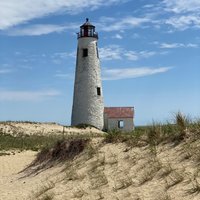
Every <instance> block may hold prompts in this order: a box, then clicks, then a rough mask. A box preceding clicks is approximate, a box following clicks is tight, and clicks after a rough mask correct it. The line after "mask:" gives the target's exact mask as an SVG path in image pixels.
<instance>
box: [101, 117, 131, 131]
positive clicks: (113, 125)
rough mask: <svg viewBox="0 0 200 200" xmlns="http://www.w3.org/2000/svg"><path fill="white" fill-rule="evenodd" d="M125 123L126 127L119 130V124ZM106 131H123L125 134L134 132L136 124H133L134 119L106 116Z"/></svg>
mask: <svg viewBox="0 0 200 200" xmlns="http://www.w3.org/2000/svg"><path fill="white" fill-rule="evenodd" d="M121 120H122V121H124V127H123V128H119V127H118V122H119V121H121ZM104 129H107V130H114V129H115V130H121V131H124V132H128V131H132V130H134V124H133V118H107V117H106V116H105V126H104Z"/></svg>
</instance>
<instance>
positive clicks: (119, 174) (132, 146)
mask: <svg viewBox="0 0 200 200" xmlns="http://www.w3.org/2000/svg"><path fill="white" fill-rule="evenodd" d="M84 127H85V125H84V126H81V128H84ZM199 141H200V120H198V119H197V120H190V119H189V118H188V117H186V116H184V115H183V114H181V113H177V114H176V115H175V117H174V120H173V121H172V122H170V123H166V124H161V123H155V122H154V123H153V124H152V125H150V126H143V127H136V128H135V130H134V131H132V132H130V133H123V132H120V131H118V130H114V131H111V132H108V133H104V134H102V136H100V135H91V133H88V134H76V135H68V136H67V135H49V136H41V135H29V136H28V135H25V134H23V135H18V134H16V136H12V135H9V134H0V155H2V156H3V155H7V154H9V151H8V150H13V149H14V150H20V151H21V150H36V151H39V153H38V154H37V156H36V158H35V160H34V161H33V162H32V163H31V164H30V165H29V166H28V167H27V168H26V169H25V170H24V171H23V172H25V174H26V175H25V177H28V176H29V175H30V174H34V176H37V175H38V174H39V173H42V172H44V171H45V170H46V169H47V168H50V167H53V166H55V165H57V164H58V163H59V164H62V165H59V166H63V168H62V171H61V172H60V173H63V175H62V178H61V179H62V180H59V179H56V180H54V179H52V180H53V181H49V180H47V182H46V184H44V186H43V187H41V188H40V189H39V190H36V191H35V192H34V193H33V194H32V196H33V197H32V199H39V200H48V199H54V196H55V195H56V194H57V193H56V187H58V186H59V185H60V186H61V188H60V189H61V190H62V188H63V194H64V193H65V192H66V191H67V190H66V189H65V187H66V188H68V189H69V188H71V189H70V191H71V193H69V195H71V196H70V197H69V199H70V198H71V199H73V198H75V199H107V197H108V196H105V195H109V194H107V190H106V189H108V190H109V193H112V195H113V199H145V198H144V196H143V192H145V191H147V190H146V188H151V187H152V192H150V193H148V195H149V196H150V198H149V199H156V200H157V199H163V200H164V199H165V200H167V199H169V200H170V199H174V196H173V195H174V193H173V192H174V191H179V192H180V191H181V192H182V193H181V194H182V195H183V196H182V197H188V199H193V197H195V198H196V199H198V197H199V196H198V195H199V194H200V144H199ZM26 170H27V171H26ZM26 172H27V173H26ZM34 176H33V177H34ZM51 178H52V177H51ZM158 185H159V187H157V186H158ZM155 186H156V187H155ZM153 187H155V188H154V190H153ZM138 188H139V189H140V191H141V193H140V192H138ZM157 190H158V191H157ZM105 191H106V192H105ZM133 191H134V192H133ZM154 191H155V192H156V193H155V194H154V193H153V192H154ZM172 191H173V192H172ZM157 192H162V194H160V195H159V193H157ZM92 193H93V194H92ZM67 195H68V193H67ZM90 195H94V196H90ZM120 195H121V196H120ZM151 195H152V196H151ZM155 195H157V196H155ZM87 197H88V198H87ZM114 197H116V198H114ZM151 197H152V198H151ZM182 197H180V198H182ZM65 198H66V197H65ZM67 198H68V197H67ZM175 199H176V198H175ZM183 199H184V198H183ZM186 199H187V198H186ZM184 200H185V199H184Z"/></svg>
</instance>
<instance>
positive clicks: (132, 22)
mask: <svg viewBox="0 0 200 200" xmlns="http://www.w3.org/2000/svg"><path fill="white" fill-rule="evenodd" d="M147 22H151V19H150V18H148V17H143V18H139V17H132V16H129V17H124V18H120V19H116V18H108V17H102V18H101V19H100V22H99V23H97V25H98V27H99V28H98V29H99V30H102V31H107V32H110V31H123V30H126V29H131V28H135V27H138V26H141V25H143V24H144V23H147Z"/></svg>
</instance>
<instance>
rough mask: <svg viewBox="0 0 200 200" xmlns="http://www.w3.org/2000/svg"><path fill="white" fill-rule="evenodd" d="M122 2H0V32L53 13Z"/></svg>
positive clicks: (79, 10)
mask: <svg viewBox="0 0 200 200" xmlns="http://www.w3.org/2000/svg"><path fill="white" fill-rule="evenodd" d="M123 2H126V0H93V1H87V0H76V1H74V0H67V1H66V0H53V1H52V0H45V1H44V0H35V1H34V3H33V1H32V0H20V1H16V0H7V1H0V19H1V20H0V30H4V29H7V28H9V27H12V26H16V25H19V24H21V23H26V22H27V21H30V20H32V19H35V18H41V17H44V16H47V15H50V14H54V13H59V14H61V13H68V14H72V13H73V14H76V13H80V12H82V11H83V10H84V9H86V8H87V10H94V9H98V8H100V7H102V6H108V5H113V4H116V3H123Z"/></svg>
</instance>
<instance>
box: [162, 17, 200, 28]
mask: <svg viewBox="0 0 200 200" xmlns="http://www.w3.org/2000/svg"><path fill="white" fill-rule="evenodd" d="M165 23H166V24H169V25H171V26H173V27H174V28H175V29H178V30H182V31H183V30H186V29H188V28H200V16H197V15H194V14H190V15H181V16H179V15H178V16H176V15H175V16H173V17H170V18H169V19H167V20H166V22H165Z"/></svg>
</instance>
